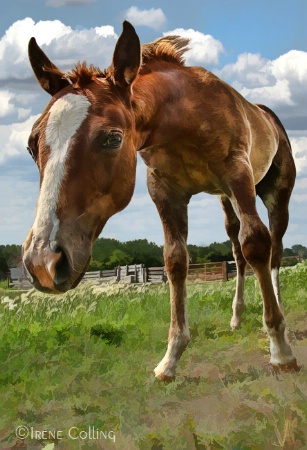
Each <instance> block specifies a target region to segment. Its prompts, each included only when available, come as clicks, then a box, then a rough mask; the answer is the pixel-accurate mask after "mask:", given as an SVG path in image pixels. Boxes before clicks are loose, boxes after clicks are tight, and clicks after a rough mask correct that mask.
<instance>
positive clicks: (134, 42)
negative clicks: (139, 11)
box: [113, 20, 141, 87]
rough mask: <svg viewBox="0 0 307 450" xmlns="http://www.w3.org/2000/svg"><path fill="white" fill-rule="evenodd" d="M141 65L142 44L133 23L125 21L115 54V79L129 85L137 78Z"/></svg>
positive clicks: (119, 82) (120, 83) (121, 83)
mask: <svg viewBox="0 0 307 450" xmlns="http://www.w3.org/2000/svg"><path fill="white" fill-rule="evenodd" d="M140 65H141V44H140V40H139V37H138V35H137V34H136V32H135V29H134V28H133V26H132V25H131V23H129V22H127V21H126V20H125V22H124V23H123V32H122V34H121V35H120V37H119V39H118V41H117V44H116V47H115V50H114V55H113V70H114V80H115V82H116V83H118V84H119V85H120V86H123V87H128V86H130V85H131V83H132V82H133V81H134V79H135V78H136V76H137V74H138V71H139V68H140Z"/></svg>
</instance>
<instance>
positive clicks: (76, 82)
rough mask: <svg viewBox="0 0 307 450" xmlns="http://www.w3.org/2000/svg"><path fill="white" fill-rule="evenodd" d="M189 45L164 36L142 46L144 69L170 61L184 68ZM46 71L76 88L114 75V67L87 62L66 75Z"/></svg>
mask: <svg viewBox="0 0 307 450" xmlns="http://www.w3.org/2000/svg"><path fill="white" fill-rule="evenodd" d="M188 43H189V39H186V38H182V37H180V36H164V37H162V38H160V39H158V40H156V41H154V42H150V43H148V44H143V45H142V46H141V49H142V65H143V67H144V66H146V65H147V64H148V63H150V62H151V61H168V62H171V63H173V64H178V65H181V66H183V65H184V59H183V55H184V53H185V52H186V51H187V50H188V47H187V46H188ZM44 70H46V71H48V72H52V73H57V74H61V75H62V77H63V78H67V80H68V81H69V82H70V83H71V84H72V85H73V86H74V87H75V88H79V87H81V88H83V87H85V86H86V85H88V84H89V83H90V82H91V81H95V79H97V78H110V77H112V74H113V67H112V66H110V67H109V68H108V69H105V70H101V69H99V67H96V66H94V65H93V64H91V65H90V66H88V65H87V63H86V62H85V61H84V62H83V63H80V62H78V63H77V64H76V66H75V67H74V68H73V69H71V70H70V71H68V72H66V73H65V74H63V73H62V72H61V71H60V70H59V69H58V68H55V67H46V68H45V69H44Z"/></svg>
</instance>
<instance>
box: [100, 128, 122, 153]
mask: <svg viewBox="0 0 307 450" xmlns="http://www.w3.org/2000/svg"><path fill="white" fill-rule="evenodd" d="M122 141H123V133H122V132H121V131H119V130H111V131H108V132H103V133H100V135H99V144H100V146H101V147H103V148H105V149H113V148H119V147H120V146H121V143H122Z"/></svg>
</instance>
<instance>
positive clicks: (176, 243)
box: [147, 170, 190, 381]
mask: <svg viewBox="0 0 307 450" xmlns="http://www.w3.org/2000/svg"><path fill="white" fill-rule="evenodd" d="M147 185H148V190H149V193H150V196H151V198H152V199H153V201H154V203H155V204H156V206H157V209H158V212H159V215H160V218H161V221H162V225H163V231H164V260H165V266H166V271H167V275H168V281H169V286H170V302H171V323H170V329H169V335H168V347H167V351H166V354H165V356H164V358H163V359H162V361H161V362H160V363H159V364H158V366H157V367H156V369H155V375H156V377H157V378H159V379H160V380H164V381H170V380H172V379H173V378H174V376H175V370H176V366H177V363H178V361H179V359H180V356H181V355H182V353H183V351H184V350H185V348H186V346H187V345H188V343H189V340H190V333H189V327H188V317H187V304H186V303H187V294H186V277H187V271H188V252H187V247H186V241H187V234H188V218H187V205H188V202H189V200H190V196H189V195H186V194H185V193H183V192H181V191H178V189H175V190H173V189H172V188H171V187H170V186H169V185H168V184H167V183H166V182H165V180H163V179H162V178H160V177H158V176H157V175H155V173H154V172H153V171H151V170H148V171H147Z"/></svg>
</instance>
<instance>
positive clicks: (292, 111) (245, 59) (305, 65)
mask: <svg viewBox="0 0 307 450" xmlns="http://www.w3.org/2000/svg"><path fill="white" fill-rule="evenodd" d="M215 73H216V74H217V75H218V76H220V77H221V78H222V79H225V80H226V81H228V82H230V83H232V85H233V86H234V88H236V89H237V90H238V91H239V92H240V93H241V94H242V95H243V96H245V97H246V98H247V99H248V100H250V101H252V102H255V103H264V104H266V105H267V106H269V107H272V108H273V109H274V108H276V112H277V113H278V114H279V115H280V114H282V116H283V117H284V118H287V117H292V116H294V115H295V116H300V115H302V116H304V117H306V125H307V112H306V104H307V90H306V85H307V52H303V51H297V50H291V51H289V52H287V53H285V54H284V55H281V56H280V57H278V58H276V59H275V60H272V61H270V60H266V59H264V58H262V57H261V55H259V54H253V53H244V54H241V55H239V56H238V58H237V61H236V62H235V63H233V64H227V65H226V66H225V67H223V68H222V69H221V70H215Z"/></svg>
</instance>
